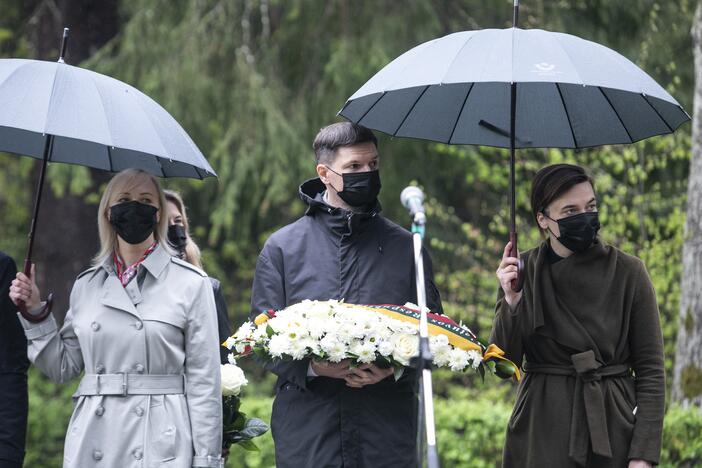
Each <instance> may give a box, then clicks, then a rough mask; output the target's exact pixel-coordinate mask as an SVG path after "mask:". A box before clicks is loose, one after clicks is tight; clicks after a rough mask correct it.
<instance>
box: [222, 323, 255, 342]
mask: <svg viewBox="0 0 702 468" xmlns="http://www.w3.org/2000/svg"><path fill="white" fill-rule="evenodd" d="M255 328H256V326H255V325H254V324H253V323H252V322H246V323H245V324H243V325H242V326H240V327H239V329H238V330H237V331H236V333H234V339H236V340H245V339H247V338H249V336H250V335H251V333H253V331H254V329H255ZM227 341H229V340H228V339H227Z"/></svg>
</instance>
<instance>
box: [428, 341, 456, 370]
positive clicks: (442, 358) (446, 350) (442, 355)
mask: <svg viewBox="0 0 702 468" xmlns="http://www.w3.org/2000/svg"><path fill="white" fill-rule="evenodd" d="M430 349H431V354H432V356H433V362H434V365H435V366H437V367H447V366H448V365H449V363H450V362H451V351H452V348H451V346H450V345H447V344H446V345H437V346H435V347H433V348H432V347H431V346H430Z"/></svg>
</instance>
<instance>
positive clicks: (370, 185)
mask: <svg viewBox="0 0 702 468" xmlns="http://www.w3.org/2000/svg"><path fill="white" fill-rule="evenodd" d="M327 169H329V170H330V171H332V172H333V173H334V174H336V175H339V176H341V178H342V180H343V181H344V190H342V191H341V192H340V191H338V190H336V188H334V190H336V193H338V194H339V198H341V199H342V200H344V202H346V204H348V205H349V206H365V205H370V204H371V203H375V201H376V200H377V198H378V194H379V193H380V187H381V185H380V171H378V170H375V171H368V172H344V173H343V174H339V173H338V172H336V171H335V170H334V169H332V168H331V167H329V166H327ZM332 187H334V186H333V185H332Z"/></svg>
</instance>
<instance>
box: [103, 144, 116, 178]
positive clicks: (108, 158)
mask: <svg viewBox="0 0 702 468" xmlns="http://www.w3.org/2000/svg"><path fill="white" fill-rule="evenodd" d="M105 147H106V148H107V162H109V163H110V172H115V169H114V166H113V164H112V150H111V149H110V148H112V146H110V145H105Z"/></svg>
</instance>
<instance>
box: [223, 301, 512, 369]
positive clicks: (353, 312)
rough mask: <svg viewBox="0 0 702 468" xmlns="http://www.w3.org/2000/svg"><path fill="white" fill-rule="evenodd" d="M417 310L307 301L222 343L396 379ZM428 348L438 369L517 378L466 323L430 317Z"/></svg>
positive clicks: (412, 340) (408, 353) (408, 352)
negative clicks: (378, 370)
mask: <svg viewBox="0 0 702 468" xmlns="http://www.w3.org/2000/svg"><path fill="white" fill-rule="evenodd" d="M419 315H420V314H419V312H418V311H417V310H415V309H412V308H410V307H406V306H391V305H382V306H363V305H354V304H346V303H344V302H340V301H335V300H329V301H310V300H305V301H302V302H300V303H298V304H295V305H292V306H290V307H287V308H285V309H283V310H279V311H268V312H266V313H263V314H261V315H259V316H258V317H256V319H255V320H254V321H253V322H251V321H249V322H246V323H244V324H243V325H242V326H241V327H240V328H239V329H238V330H237V331H236V333H235V334H234V335H232V336H231V337H229V338H228V339H227V341H225V343H224V346H226V347H227V348H228V349H229V350H230V351H232V353H233V354H234V355H235V356H244V355H248V354H252V353H253V354H256V355H258V356H261V357H263V358H265V359H273V360H275V359H281V360H301V359H306V358H309V359H314V360H327V361H330V362H340V361H342V360H344V359H349V360H351V362H352V363H353V364H354V365H356V364H363V363H371V362H372V363H375V364H376V365H378V366H380V367H390V366H392V367H394V368H395V369H396V371H398V372H396V378H397V377H398V376H399V375H400V374H401V370H402V369H403V368H404V367H406V366H409V365H410V360H411V359H412V358H413V357H415V356H416V355H417V354H418V345H419V339H418V327H417V324H418V322H419ZM428 324H429V334H430V337H429V348H430V350H431V353H432V355H433V364H434V365H435V366H436V367H446V368H450V369H451V370H452V371H456V372H462V371H467V370H476V371H478V372H480V373H481V374H483V375H484V373H485V368H487V369H489V370H491V371H492V372H495V373H498V374H503V375H502V376H505V375H515V376H517V377H518V372H519V371H518V369H517V368H516V366H514V364H512V363H511V362H510V361H508V360H506V359H504V358H503V357H502V356H503V354H504V353H502V351H501V350H499V348H497V347H496V346H495V345H491V346H490V347H487V348H486V347H485V346H484V345H483V344H481V343H480V342H479V341H478V339H477V338H476V337H475V335H474V334H473V333H472V332H471V331H470V330H469V329H468V328H467V327H465V326H464V325H459V324H457V323H456V322H454V321H453V320H451V319H450V318H448V317H446V316H443V315H438V314H432V313H429V314H428Z"/></svg>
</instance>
